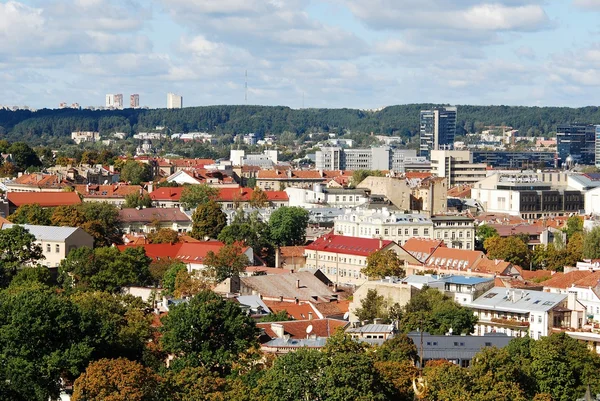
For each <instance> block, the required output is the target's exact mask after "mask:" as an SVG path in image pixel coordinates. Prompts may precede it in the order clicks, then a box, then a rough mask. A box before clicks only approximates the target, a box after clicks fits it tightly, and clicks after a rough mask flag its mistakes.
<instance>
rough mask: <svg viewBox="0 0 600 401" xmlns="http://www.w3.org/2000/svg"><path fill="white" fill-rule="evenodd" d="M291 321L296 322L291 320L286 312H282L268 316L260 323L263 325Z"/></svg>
mask: <svg viewBox="0 0 600 401" xmlns="http://www.w3.org/2000/svg"><path fill="white" fill-rule="evenodd" d="M290 320H294V319H293V318H291V317H290V316H289V314H288V312H287V311H286V310H282V311H279V312H276V313H273V312H271V313H269V314H268V315H267V316H263V317H262V318H261V319H260V321H261V322H263V323H266V322H287V321H290Z"/></svg>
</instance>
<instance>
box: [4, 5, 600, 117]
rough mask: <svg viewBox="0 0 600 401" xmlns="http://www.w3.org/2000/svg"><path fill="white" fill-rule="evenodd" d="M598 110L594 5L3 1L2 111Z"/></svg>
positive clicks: (598, 30)
mask: <svg viewBox="0 0 600 401" xmlns="http://www.w3.org/2000/svg"><path fill="white" fill-rule="evenodd" d="M245 71H247V74H248V104H261V105H286V106H290V107H293V108H299V107H302V106H303V104H304V106H305V107H356V108H377V107H381V106H386V105H392V104H402V103H420V102H432V103H453V104H454V103H456V104H508V105H565V106H583V105H593V104H598V103H599V101H598V98H599V96H598V94H599V93H600V0H547V1H543V0H539V1H537V0H496V1H493V0H490V1H486V0H452V1H450V0H8V1H7V0H0V104H4V105H29V106H30V107H35V108H41V107H57V106H58V104H59V102H62V101H65V102H68V103H72V102H78V103H80V104H81V105H82V106H89V105H95V106H99V105H103V103H104V95H105V94H106V93H123V94H124V98H125V101H126V102H128V99H129V94H131V93H139V94H140V103H141V104H142V105H145V106H149V107H165V105H166V93H167V92H175V93H179V94H181V95H183V97H184V105H185V106H197V105H211V104H244V103H245V101H244V80H245V78H244V75H245Z"/></svg>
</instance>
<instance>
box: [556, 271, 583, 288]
mask: <svg viewBox="0 0 600 401" xmlns="http://www.w3.org/2000/svg"><path fill="white" fill-rule="evenodd" d="M591 274H592V272H590V271H588V270H575V271H572V272H569V273H564V274H562V275H560V276H556V275H554V276H553V277H552V278H551V279H550V280H547V281H544V287H549V288H562V289H566V288H569V287H571V286H572V285H573V284H575V283H576V282H577V281H579V280H581V279H583V278H585V277H587V276H589V275H591Z"/></svg>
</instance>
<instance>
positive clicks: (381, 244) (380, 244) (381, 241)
mask: <svg viewBox="0 0 600 401" xmlns="http://www.w3.org/2000/svg"><path fill="white" fill-rule="evenodd" d="M381 248H383V239H382V238H381V237H379V249H381Z"/></svg>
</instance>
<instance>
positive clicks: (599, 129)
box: [595, 125, 600, 168]
mask: <svg viewBox="0 0 600 401" xmlns="http://www.w3.org/2000/svg"><path fill="white" fill-rule="evenodd" d="M595 158H596V167H598V168H600V125H597V126H596V147H595Z"/></svg>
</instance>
